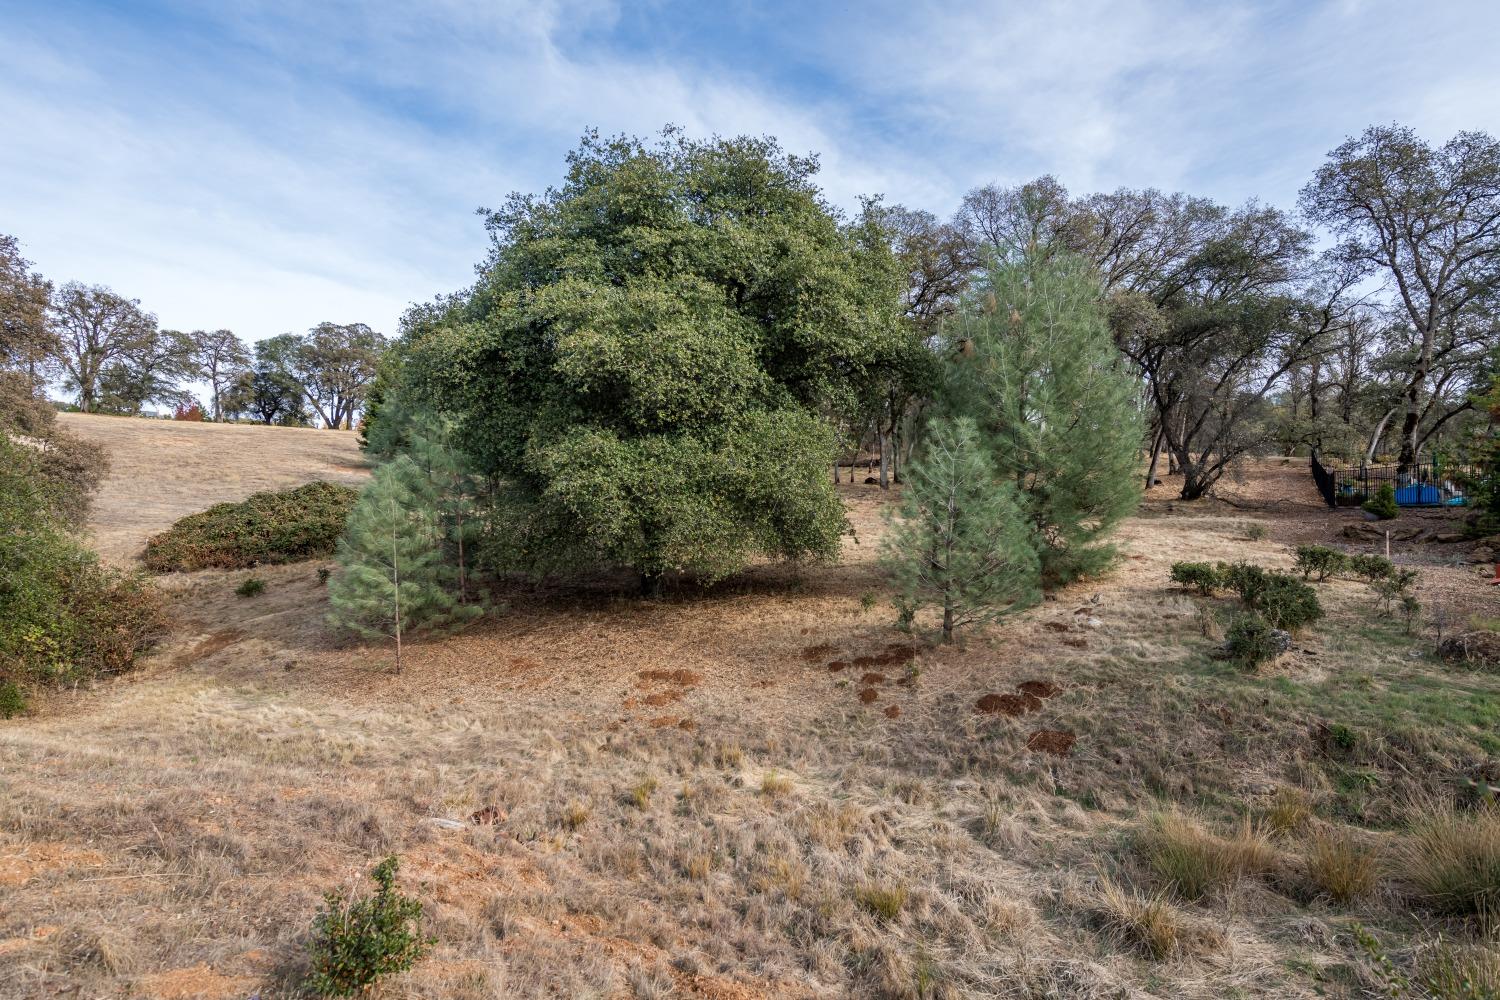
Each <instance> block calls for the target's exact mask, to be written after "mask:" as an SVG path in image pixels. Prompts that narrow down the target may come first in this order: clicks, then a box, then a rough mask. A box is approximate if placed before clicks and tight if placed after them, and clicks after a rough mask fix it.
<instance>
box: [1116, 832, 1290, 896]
mask: <svg viewBox="0 0 1500 1000" xmlns="http://www.w3.org/2000/svg"><path fill="white" fill-rule="evenodd" d="M1136 847H1137V850H1138V851H1139V852H1140V855H1141V857H1142V858H1143V860H1144V861H1145V862H1146V865H1147V867H1149V868H1150V869H1151V871H1152V873H1153V874H1154V875H1155V876H1156V877H1157V879H1158V880H1160V881H1161V882H1162V884H1163V885H1164V886H1165V887H1166V888H1168V889H1170V890H1171V891H1172V892H1175V893H1176V894H1177V895H1179V896H1181V897H1182V898H1184V899H1194V900H1195V899H1202V898H1203V897H1204V896H1206V895H1208V894H1209V893H1210V892H1213V891H1215V890H1219V889H1224V888H1227V887H1229V886H1231V885H1233V884H1234V883H1235V882H1237V881H1239V879H1241V878H1243V877H1247V876H1256V875H1265V874H1268V873H1270V872H1271V871H1274V870H1275V869H1276V868H1277V867H1278V862H1277V857H1276V851H1275V849H1274V848H1272V847H1271V845H1270V843H1269V842H1268V841H1267V840H1266V838H1265V835H1264V834H1263V833H1262V832H1261V831H1260V829H1259V828H1258V827H1256V826H1254V825H1253V824H1251V823H1250V821H1249V820H1248V819H1247V820H1245V821H1244V822H1243V823H1242V824H1241V825H1240V826H1239V827H1238V828H1237V829H1236V830H1235V832H1234V833H1233V834H1231V835H1230V836H1228V837H1221V836H1219V835H1218V834H1215V833H1213V832H1212V831H1210V830H1208V829H1206V828H1205V827H1204V826H1203V825H1202V824H1201V823H1199V822H1198V821H1197V820H1196V819H1193V818H1192V817H1190V816H1187V815H1184V814H1183V813H1179V812H1169V813H1161V814H1158V815H1157V816H1155V817H1153V818H1152V820H1151V822H1150V823H1149V824H1148V825H1147V827H1146V829H1145V830H1144V831H1143V832H1142V833H1141V835H1140V837H1139V838H1138V840H1137V842H1136Z"/></svg>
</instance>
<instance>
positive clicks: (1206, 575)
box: [1172, 562, 1223, 597]
mask: <svg viewBox="0 0 1500 1000" xmlns="http://www.w3.org/2000/svg"><path fill="white" fill-rule="evenodd" d="M1172 582H1173V583H1175V584H1177V585H1178V586H1180V587H1183V588H1185V589H1188V588H1190V589H1194V590H1197V591H1198V593H1200V594H1202V595H1203V596H1204V597H1208V596H1210V595H1211V594H1213V592H1214V591H1215V590H1217V589H1218V588H1219V587H1221V586H1223V578H1222V576H1221V575H1220V573H1219V571H1218V569H1216V568H1215V567H1213V566H1211V565H1209V564H1208V563H1206V562H1179V563H1173V564H1172Z"/></svg>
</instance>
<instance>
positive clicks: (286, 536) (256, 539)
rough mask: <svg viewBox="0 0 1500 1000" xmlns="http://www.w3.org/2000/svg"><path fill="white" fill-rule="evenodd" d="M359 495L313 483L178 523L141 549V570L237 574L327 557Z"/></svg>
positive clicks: (227, 505)
mask: <svg viewBox="0 0 1500 1000" xmlns="http://www.w3.org/2000/svg"><path fill="white" fill-rule="evenodd" d="M358 498H359V492H358V491H357V490H352V489H350V488H349V487H347V486H339V485H337V484H336V483H325V482H316V483H308V484H307V485H305V486H299V487H297V488H296V489H291V490H280V491H274V492H273V491H267V492H264V493H256V494H254V495H253V496H251V497H249V498H248V499H246V500H244V501H242V502H240V503H221V504H217V505H216V506H213V507H210V508H209V509H208V510H205V511H203V512H202V513H198V514H190V515H188V516H187V517H184V518H182V519H181V520H179V521H178V522H177V523H176V524H174V525H172V527H171V528H169V529H167V530H166V531H164V532H162V533H161V534H159V535H156V536H154V537H153V538H151V539H150V540H149V541H148V542H147V543H146V554H145V562H146V565H147V567H149V568H150V569H153V570H155V571H157V572H159V573H165V572H171V571H173V570H182V571H189V570H196V569H208V568H210V567H219V568H222V569H243V568H246V567H249V566H260V565H267V564H275V563H289V562H298V561H300V560H303V559H313V558H317V557H320V556H326V555H329V554H330V553H332V552H333V550H334V546H335V544H336V543H337V542H338V539H339V536H340V535H341V534H343V531H344V521H345V519H346V518H347V517H348V516H349V510H350V509H351V508H352V507H353V506H354V502H355V500H357V499H358Z"/></svg>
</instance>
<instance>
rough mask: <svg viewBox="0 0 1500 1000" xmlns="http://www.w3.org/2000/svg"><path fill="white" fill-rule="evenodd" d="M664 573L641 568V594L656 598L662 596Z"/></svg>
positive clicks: (651, 598) (652, 598)
mask: <svg viewBox="0 0 1500 1000" xmlns="http://www.w3.org/2000/svg"><path fill="white" fill-rule="evenodd" d="M661 584H662V575H661V574H660V573H653V572H648V571H646V570H641V596H642V597H645V598H648V599H650V600H655V599H656V598H658V597H660V596H661Z"/></svg>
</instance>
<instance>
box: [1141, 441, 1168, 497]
mask: <svg viewBox="0 0 1500 1000" xmlns="http://www.w3.org/2000/svg"><path fill="white" fill-rule="evenodd" d="M1166 440H1167V435H1166V433H1165V432H1164V431H1163V430H1162V429H1161V428H1160V427H1158V428H1157V429H1156V436H1155V437H1154V438H1153V439H1152V441H1151V464H1150V465H1149V466H1147V468H1146V489H1148V490H1149V489H1150V488H1151V487H1153V486H1155V485H1156V468H1157V466H1158V465H1159V464H1160V462H1161V449H1162V446H1163V445H1164V444H1166Z"/></svg>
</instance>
